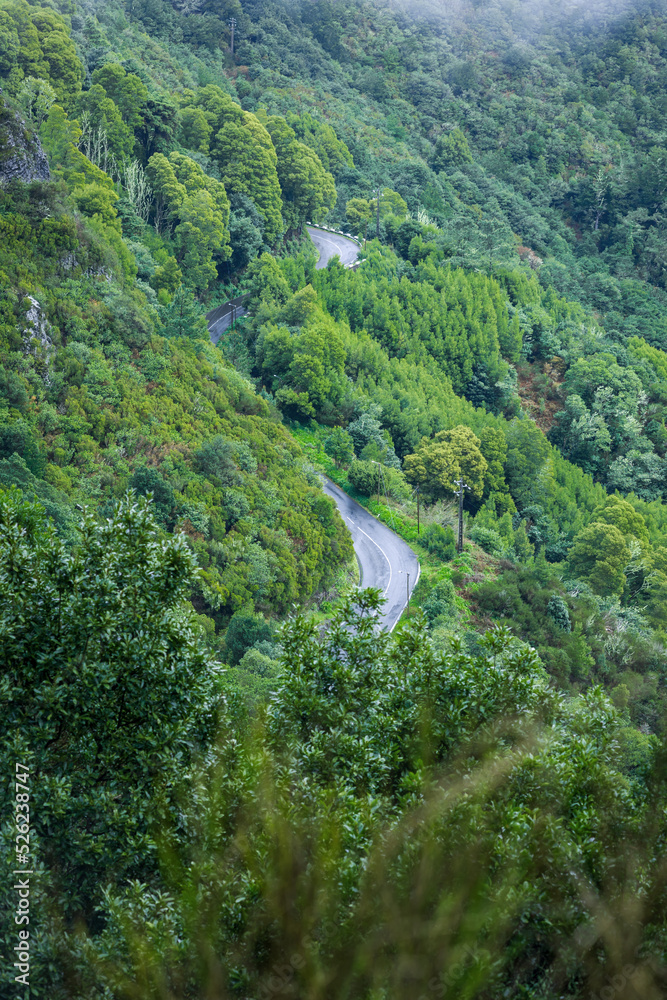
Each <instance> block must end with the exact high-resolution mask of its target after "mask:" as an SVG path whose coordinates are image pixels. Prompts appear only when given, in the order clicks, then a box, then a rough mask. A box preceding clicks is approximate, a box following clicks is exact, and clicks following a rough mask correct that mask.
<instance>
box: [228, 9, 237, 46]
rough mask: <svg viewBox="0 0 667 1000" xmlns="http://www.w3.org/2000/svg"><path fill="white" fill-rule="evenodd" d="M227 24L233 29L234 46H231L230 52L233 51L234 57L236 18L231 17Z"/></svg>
mask: <svg viewBox="0 0 667 1000" xmlns="http://www.w3.org/2000/svg"><path fill="white" fill-rule="evenodd" d="M227 23H228V24H229V26H230V28H231V29H232V44H231V46H230V51H231V53H232V55H234V28H235V27H236V18H235V17H230V19H229V21H228V22H227Z"/></svg>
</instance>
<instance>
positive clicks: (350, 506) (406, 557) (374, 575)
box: [323, 479, 419, 632]
mask: <svg viewBox="0 0 667 1000" xmlns="http://www.w3.org/2000/svg"><path fill="white" fill-rule="evenodd" d="M323 488H324V492H325V493H326V494H327V496H330V497H331V499H332V500H334V501H335V503H336V506H337V507H338V510H339V511H340V514H341V517H342V518H343V520H344V521H345V524H346V525H347V527H348V529H349V531H350V534H351V535H352V542H353V544H354V551H355V554H356V556H357V561H358V563H359V569H360V570H361V580H360V586H361V587H379V588H380V590H381V591H382V593H383V595H384V597H385V600H386V603H385V606H384V611H383V612H382V614H381V615H380V625H381V627H382V628H383V629H386V630H387V631H388V632H391V631H392V629H393V628H394V626H395V625H396V623H397V621H398V619H399V618H400V617H401V615H402V614H403V610H404V608H405V606H406V604H407V603H408V599H407V588H408V579H409V585H410V593H412V591H413V590H414V588H415V586H416V584H417V580H418V579H419V560H418V559H417V556H416V555H415V554H414V552H413V551H412V549H411V548H410V546H409V545H408V544H407V543H406V542H404V541H403V539H402V538H399V537H398V535H397V534H395V533H394V532H393V531H392V530H391V529H390V528H388V527H387V526H386V524H382V522H381V521H378V520H376V518H374V517H373V515H372V514H369V513H368V511H367V510H365V509H364V508H363V507H362V506H361V505H360V504H358V503H357V502H356V501H355V500H353V499H352V498H351V497H349V496H348V495H347V493H344V492H343V490H341V489H340V488H339V487H338V486H336V485H335V483H332V482H331V480H329V479H325V480H324V482H323ZM408 574H409V577H408Z"/></svg>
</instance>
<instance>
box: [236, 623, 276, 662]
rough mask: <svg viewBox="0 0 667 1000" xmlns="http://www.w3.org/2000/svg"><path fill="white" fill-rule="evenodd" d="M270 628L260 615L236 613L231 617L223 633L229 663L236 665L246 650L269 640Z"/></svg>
mask: <svg viewBox="0 0 667 1000" xmlns="http://www.w3.org/2000/svg"><path fill="white" fill-rule="evenodd" d="M271 634H272V633H271V627H270V625H269V623H268V622H267V621H266V620H265V619H264V617H263V616H262V615H258V614H252V613H249V612H248V611H237V612H236V613H235V614H233V615H232V618H231V621H230V623H229V625H228V626H227V631H226V633H225V646H226V649H227V653H228V656H229V662H230V663H232V664H237V663H238V662H239V661H240V660H241V659H242V657H243V655H244V653H245V652H246V650H249V649H250V648H251V647H252V646H254V645H255V643H259V642H262V641H263V640H270V639H271Z"/></svg>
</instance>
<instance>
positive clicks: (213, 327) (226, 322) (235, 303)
mask: <svg viewBox="0 0 667 1000" xmlns="http://www.w3.org/2000/svg"><path fill="white" fill-rule="evenodd" d="M247 298H248V296H247V295H239V296H237V297H236V298H235V299H231V300H230V301H229V302H225V304H224V306H218V308H217V309H212V310H211V312H210V313H206V322H207V323H208V332H209V334H210V336H211V343H213V344H217V343H218V341H219V340H220V337H221V335H222V334H223V333H224V332H225V330H226V329H227V328H228V327H230V326H231V325H232V316H233V317H234V319H235V320H236V319H238V318H239V317H240V316H245V314H246V312H247V309H245V308H244V306H243V303H244V302H245V301H246V299H247ZM232 307H233V308H232Z"/></svg>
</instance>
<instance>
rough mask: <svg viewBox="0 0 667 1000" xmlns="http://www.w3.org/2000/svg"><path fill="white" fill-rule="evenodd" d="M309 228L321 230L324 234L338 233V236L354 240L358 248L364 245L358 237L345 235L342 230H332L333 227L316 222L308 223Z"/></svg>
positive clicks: (350, 234) (349, 234)
mask: <svg viewBox="0 0 667 1000" xmlns="http://www.w3.org/2000/svg"><path fill="white" fill-rule="evenodd" d="M306 225H307V226H310V228H311V229H321V230H322V232H324V233H336V234H337V235H338V236H344V237H345V238H346V239H348V240H352V242H353V243H356V244H357V246H360V247H361V246H363V243H362V242H361V240H360V239H359V238H358V237H357V236H353V235H352V233H344V232H343V230H342V229H332V228H331V226H320V225H318V224H317V223H315V222H307V223H306Z"/></svg>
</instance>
